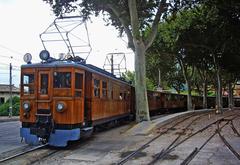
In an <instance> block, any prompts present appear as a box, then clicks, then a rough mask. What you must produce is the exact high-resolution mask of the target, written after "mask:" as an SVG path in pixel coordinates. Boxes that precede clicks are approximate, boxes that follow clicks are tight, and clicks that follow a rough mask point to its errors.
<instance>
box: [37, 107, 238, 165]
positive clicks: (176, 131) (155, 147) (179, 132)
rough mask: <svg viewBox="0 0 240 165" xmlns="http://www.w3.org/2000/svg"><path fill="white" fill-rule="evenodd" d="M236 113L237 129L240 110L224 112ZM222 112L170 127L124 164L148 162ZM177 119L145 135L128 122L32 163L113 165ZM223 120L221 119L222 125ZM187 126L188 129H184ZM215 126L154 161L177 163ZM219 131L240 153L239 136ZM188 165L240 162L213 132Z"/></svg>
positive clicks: (199, 145)
mask: <svg viewBox="0 0 240 165" xmlns="http://www.w3.org/2000/svg"><path fill="white" fill-rule="evenodd" d="M230 114H232V115H233V116H238V117H237V118H235V119H234V120H233V123H234V126H235V128H236V129H237V130H238V132H240V110H235V111H226V112H224V114H223V115H230ZM223 115H220V114H218V115H215V114H213V113H211V114H205V115H203V116H201V117H198V115H195V116H192V117H190V118H188V119H186V120H184V121H183V122H182V123H179V124H178V125H177V126H175V127H174V128H171V129H170V130H169V131H168V132H167V133H166V134H164V135H162V136H160V137H159V138H157V139H156V140H155V141H153V142H152V143H151V144H149V146H148V147H146V148H145V149H144V150H142V151H141V152H140V153H138V154H137V155H136V157H134V158H132V159H131V160H129V161H128V162H126V164H129V165H132V164H137V165H139V164H148V163H149V162H151V161H152V159H153V158H154V157H156V155H157V154H158V153H159V152H160V151H161V150H163V149H166V148H167V146H168V145H169V144H171V143H172V142H173V141H174V140H176V138H178V137H179V138H178V139H177V140H176V143H175V144H177V143H179V142H181V140H183V139H184V138H185V137H186V136H188V135H191V134H192V133H194V132H196V131H197V130H199V129H201V128H203V127H204V126H206V125H207V124H209V123H211V122H213V121H215V120H216V119H219V118H221V117H222V116H223ZM178 121H179V120H173V121H171V122H170V123H169V124H167V125H165V126H164V127H161V128H156V129H154V130H153V131H152V132H151V133H150V134H148V135H132V134H130V133H129V132H128V130H129V129H130V128H131V127H132V125H131V124H127V125H123V126H119V127H115V128H112V129H110V130H107V131H102V132H97V133H95V134H94V135H93V136H92V137H91V138H90V139H87V140H82V141H81V142H77V143H72V144H71V145H70V147H67V148H65V149H61V150H60V151H59V152H57V153H55V154H52V155H51V156H48V157H46V158H44V159H42V160H39V161H37V162H35V164H49V165H55V164H69V165H72V164H80V165H81V164H83V165H85V164H94V165H95V164H102V165H103V164H104V165H106V164H116V163H117V162H119V161H120V160H121V159H122V158H123V157H125V156H126V155H128V154H129V153H131V151H134V150H136V149H137V148H139V147H140V146H141V145H143V144H144V143H146V142H148V141H149V140H151V139H152V138H154V137H155V136H157V135H158V134H159V133H162V132H164V131H166V130H167V129H168V128H170V127H171V126H173V125H174V124H175V123H177V122H178ZM225 123H226V122H222V123H221V126H222V125H223V124H225ZM188 125H189V127H188V128H186V127H187V126H188ZM216 128H217V127H216V125H214V126H212V127H210V128H208V129H207V130H205V131H203V132H201V133H199V134H197V135H195V136H193V137H192V138H190V139H188V140H187V141H185V142H183V143H182V144H180V145H178V146H177V147H176V148H175V149H174V150H173V151H172V152H170V153H169V154H167V155H166V156H165V157H164V158H163V159H161V160H159V161H157V162H156V163H155V164H167V165H169V164H170V165H171V164H174V165H175V164H180V163H181V162H182V161H183V160H184V159H185V158H186V157H187V156H188V155H189V154H190V153H191V152H192V151H193V150H194V149H195V148H196V147H197V148H200V147H201V145H202V144H203V143H204V142H205V141H206V140H207V138H209V137H210V136H211V135H212V134H214V133H215V131H216ZM221 134H222V135H223V136H224V137H225V138H226V140H227V141H228V142H229V143H230V145H231V146H233V148H234V150H236V151H237V152H238V153H240V137H239V136H237V134H236V133H234V132H233V130H232V128H231V127H230V124H228V125H226V126H225V127H224V128H223V129H222V132H221ZM190 164H196V165H199V164H203V165H205V164H206V165H210V164H211V165H212V164H217V165H223V164H224V165H225V164H226V165H237V164H240V161H239V160H238V159H237V158H236V156H234V155H233V153H232V152H231V151H230V150H229V149H228V148H227V147H226V145H225V144H224V143H223V141H222V140H221V139H220V137H219V135H218V134H216V135H215V136H214V137H213V138H212V139H211V140H210V141H209V142H208V143H207V144H206V145H205V146H204V147H203V148H202V149H201V150H200V152H199V153H198V154H197V155H196V156H195V157H194V158H193V160H192V161H191V162H190Z"/></svg>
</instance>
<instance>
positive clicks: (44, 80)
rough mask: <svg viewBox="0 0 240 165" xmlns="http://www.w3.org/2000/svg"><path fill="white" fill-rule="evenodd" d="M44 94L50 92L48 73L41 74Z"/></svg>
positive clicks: (41, 90)
mask: <svg viewBox="0 0 240 165" xmlns="http://www.w3.org/2000/svg"><path fill="white" fill-rule="evenodd" d="M40 92H41V94H42V95H46V94H48V74H41V89H40Z"/></svg>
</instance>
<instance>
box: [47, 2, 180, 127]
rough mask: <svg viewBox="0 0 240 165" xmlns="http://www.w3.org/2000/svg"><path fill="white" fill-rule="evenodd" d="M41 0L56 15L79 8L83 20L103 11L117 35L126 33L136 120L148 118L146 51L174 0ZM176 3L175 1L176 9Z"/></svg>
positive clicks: (105, 18) (177, 4)
mask: <svg viewBox="0 0 240 165" xmlns="http://www.w3.org/2000/svg"><path fill="white" fill-rule="evenodd" d="M44 1H45V2H47V3H49V4H50V5H51V7H52V8H53V11H54V13H55V14H56V15H57V16H59V15H61V14H63V13H69V12H72V11H75V10H80V12H81V14H82V17H83V20H86V19H89V18H90V15H93V14H94V15H95V16H98V15H99V13H100V12H102V13H103V16H104V20H105V21H106V22H108V23H109V24H111V25H113V26H115V27H116V28H117V29H118V30H119V32H120V34H122V33H123V32H125V34H126V36H127V38H128V46H129V47H130V48H131V49H132V50H133V51H134V54H135V95H136V120H137V122H140V121H142V120H150V117H149V109H148V99H147V93H146V67H145V63H146V60H145V53H146V51H147V49H148V48H149V47H150V46H151V44H152V42H153V41H154V38H155V36H156V34H157V29H158V25H159V22H160V20H161V18H163V17H164V16H165V15H166V14H167V13H168V11H169V9H170V5H173V3H167V1H166V0H150V1H148V0H145V1H144V0H128V1H127V0H120V1H114V0H82V1H81V2H80V3H75V2H76V0H44ZM179 5H180V4H179V3H176V5H174V7H175V9H176V7H178V6H179ZM146 29H148V31H146Z"/></svg>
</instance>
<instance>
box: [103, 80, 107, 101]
mask: <svg viewBox="0 0 240 165" xmlns="http://www.w3.org/2000/svg"><path fill="white" fill-rule="evenodd" d="M102 96H103V98H107V82H106V81H102Z"/></svg>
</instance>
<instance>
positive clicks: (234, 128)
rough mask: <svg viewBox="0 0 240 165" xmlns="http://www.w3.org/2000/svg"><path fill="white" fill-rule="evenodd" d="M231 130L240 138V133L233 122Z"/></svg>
mask: <svg viewBox="0 0 240 165" xmlns="http://www.w3.org/2000/svg"><path fill="white" fill-rule="evenodd" d="M231 128H232V130H233V132H234V133H235V134H237V135H238V136H239V137H240V133H239V132H238V131H237V129H236V127H235V126H234V124H233V121H231Z"/></svg>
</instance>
